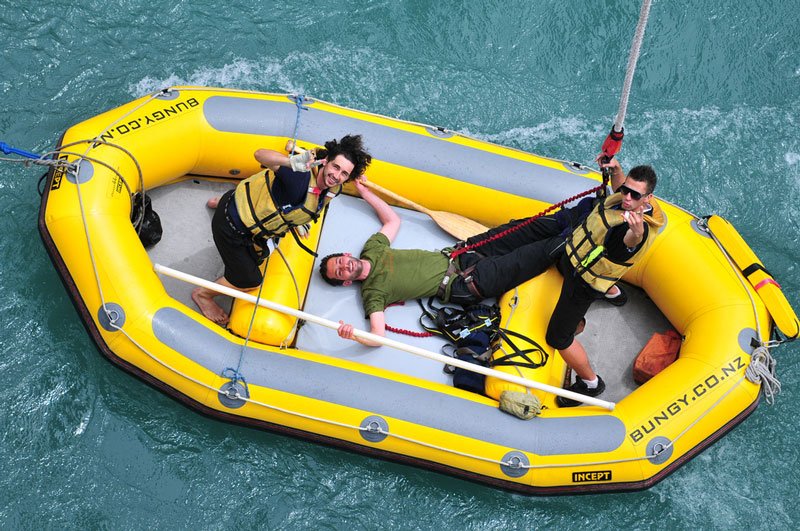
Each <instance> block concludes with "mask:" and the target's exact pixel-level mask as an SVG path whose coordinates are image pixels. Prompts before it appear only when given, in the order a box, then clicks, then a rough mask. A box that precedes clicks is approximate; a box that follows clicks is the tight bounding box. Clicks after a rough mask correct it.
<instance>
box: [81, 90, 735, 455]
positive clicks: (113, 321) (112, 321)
mask: <svg viewBox="0 0 800 531" xmlns="http://www.w3.org/2000/svg"><path fill="white" fill-rule="evenodd" d="M167 90H169V89H165V90H164V91H160V92H158V93H156V94H154V95H152V96H151V98H150V99H148V100H147V101H145V102H143V103H142V104H141V105H140V106H137V107H136V108H135V109H133V110H132V111H131V112H134V111H135V110H138V108H139V107H141V106H143V105H144V104H146V103H148V102H149V101H150V100H152V99H153V98H155V97H157V96H158V95H160V94H162V93H164V92H165V91H167ZM128 114H130V113H128ZM126 116H127V115H126ZM123 118H124V117H123ZM121 119H122V118H121ZM114 123H117V122H114ZM113 125H114V124H112V125H111V126H109V128H110V127H113ZM87 153H88V151H87ZM75 167H77V166H75ZM76 177H77V175H76ZM76 183H77V186H76V189H77V191H78V199H79V206H80V210H81V217H82V220H83V226H84V231H85V235H86V241H87V246H88V249H89V257H90V260H91V263H92V270H93V272H94V276H95V281H96V284H97V289H98V294H99V296H100V300H101V303H102V307H103V310H104V312H105V313H106V315H107V316H108V319H109V323H108V324H109V325H110V326H111V327H112V328H114V329H116V330H117V331H119V332H121V333H122V334H123V335H124V336H125V337H126V338H127V339H128V340H129V341H130V342H131V343H133V344H134V345H135V346H136V347H137V348H139V350H141V351H142V352H143V353H144V354H145V355H146V356H148V357H149V358H150V359H152V360H153V361H154V362H156V363H158V364H159V365H161V366H162V367H164V368H166V369H167V370H169V371H171V372H173V373H174V374H177V375H179V376H181V377H182V378H184V379H186V380H188V381H190V382H192V383H195V384H197V385H199V386H201V387H203V388H205V389H208V390H209V391H212V392H215V393H218V392H219V389H218V388H216V387H214V386H211V385H209V384H208V383H206V382H204V381H201V380H198V379H196V378H194V377H192V376H189V375H188V374H186V373H184V372H182V371H181V370H179V369H177V368H176V367H173V366H171V365H169V364H168V363H166V362H165V361H163V360H161V359H160V358H158V357H157V356H155V355H154V354H153V353H151V352H150V351H149V350H148V349H147V348H146V347H145V346H144V345H142V344H140V343H139V342H138V341H136V339H135V338H133V337H132V336H131V335H130V334H129V333H128V332H127V331H126V330H125V329H123V328H122V327H121V326H119V325H117V320H118V318H117V317H116V316H114V315H112V314H113V312H112V311H111V310H109V309H108V308H107V307H106V301H105V296H104V294H103V290H102V287H101V284H100V278H99V276H98V271H97V264H96V261H95V258H94V251H93V248H92V245H91V238H90V236H89V231H88V225H87V223H86V213H85V209H84V206H83V201H82V198H81V193H80V181H79V180H78V179H77V178H76ZM588 193H591V190H590V191H589V192H586V193H584V194H583V195H588ZM156 268H157V271H160V272H164V270H163V268H160V266H156ZM242 295H244V293H242ZM454 361H457V360H454ZM469 365H471V366H472V367H474V364H469ZM472 367H464V368H466V369H470V368H472ZM473 370H474V369H473ZM740 381H741V380H740ZM231 390H235V392H233V393H231ZM560 391H561V390H560ZM729 392H730V390H729V391H727V392H726V395H727V393H729ZM724 396H725V395H723V397H721V398H720V400H721V399H722V398H724ZM228 397H229V398H232V399H236V400H241V401H244V402H247V403H252V404H255V405H259V406H262V407H264V408H267V409H271V410H273V411H278V412H281V413H285V414H288V415H292V416H295V417H299V418H304V419H308V420H312V421H317V422H320V423H323V424H328V425H333V426H339V427H343V428H349V429H354V430H356V431H367V432H372V431H374V429H373V428H371V427H369V426H367V427H362V426H355V425H351V424H346V423H342V422H336V421H333V420H330V419H325V418H320V417H315V416H313V415H307V414H304V413H300V412H297V411H291V410H287V409H284V408H280V407H277V406H274V405H271V404H267V403H264V402H261V401H258V400H254V399H252V398H249V397H248V396H243V395H241V394H240V393H239V391H238V390H237V389H235V387H233V386H232V387H231V388H229V390H228ZM583 398H585V397H583ZM717 403H719V401H718V402H717ZM716 405H717V404H716V403H715V404H714V405H713V406H712V408H711V409H713V407H715V406H716ZM711 409H709V411H708V412H710V410H711ZM708 412H706V413H705V414H708ZM705 414H704V415H705ZM701 418H702V417H701ZM699 420H700V419H697V420H696V421H695V423H696V422H697V421H699ZM693 425H694V423H692V424H691V425H690V426H689V427H687V429H686V430H684V432H682V433H681V434H679V435H678V437H676V438H675V439H674V440H673V441H672V442H671V443H670V444H674V442H675V441H677V440H678V438H680V437H681V436H682V435H683V434H684V433H686V431H688V429H689V428H691V427H692V426H693ZM378 432H379V433H381V434H382V435H386V436H391V437H394V438H396V439H399V440H404V441H407V442H410V443H412V444H416V445H419V446H423V447H427V448H431V449H435V450H438V451H442V452H445V453H450V454H454V455H460V456H463V457H467V458H470V459H474V460H476V461H483V462H488V463H492V464H497V465H500V466H506V467H511V468H526V469H547V468H563V467H575V466H592V465H596V464H611V463H615V462H626V461H642V460H648V459H652V458H653V457H656V456H657V455H658V453H660V452H656V453H655V454H654V455H644V456H641V457H634V458H630V459H622V460H615V461H603V462H587V463H577V464H576V463H561V464H559V463H555V464H543V465H524V464H520V463H519V462H516V461H513V460H508V461H502V460H498V459H490V458H486V457H483V456H478V455H474V454H468V453H465V452H458V451H456V450H453V449H450V448H444V447H441V446H438V445H434V444H430V443H426V442H424V441H419V440H415V439H413V438H411V437H405V436H402V435H399V434H395V433H390V432H388V431H386V430H383V429H381V428H378ZM668 446H669V445H667V447H668ZM667 447H664V448H663V449H662V451H663V450H664V449H666V448H667Z"/></svg>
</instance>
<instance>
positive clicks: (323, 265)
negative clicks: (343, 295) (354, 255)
mask: <svg viewBox="0 0 800 531" xmlns="http://www.w3.org/2000/svg"><path fill="white" fill-rule="evenodd" d="M343 255H344V253H334V254H329V255H328V256H326V257H325V258H323V259H322V260H320V262H319V274H320V275H322V278H323V279H325V282H327V283H328V284H330V285H331V286H341V285H343V284H344V280H338V279H335V278H331V277H329V276H328V260H330V259H331V258H336V257H337V256H343Z"/></svg>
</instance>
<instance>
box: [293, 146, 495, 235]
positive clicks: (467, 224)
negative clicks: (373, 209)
mask: <svg viewBox="0 0 800 531" xmlns="http://www.w3.org/2000/svg"><path fill="white" fill-rule="evenodd" d="M302 149H303V148H301V147H299V146H297V147H295V145H294V142H293V141H292V140H288V141H287V142H286V151H287V152H289V153H291V152H293V151H294V152H301V150H302ZM365 184H366V186H367V187H368V188H371V189H372V190H374V191H376V192H378V193H379V194H381V195H384V196H386V197H389V198H391V199H393V200H395V201H397V202H398V203H399V204H400V205H401V206H403V207H406V208H410V209H411V210H416V211H417V212H422V213H423V214H425V215H427V216H430V218H431V219H432V220H433V221H434V222H435V223H436V224H437V225H439V227H441V229H442V230H444V231H445V232H446V233H448V234H450V235H451V236H453V237H455V238H456V239H459V240H466V239H467V238H469V237H471V236H475V235H477V234H481V233H483V232H486V231H487V230H489V228H488V227H485V226H483V225H481V224H480V223H478V222H477V221H473V220H471V219H469V218H465V217H464V216H460V215H458V214H455V213H453V212H444V211H441V210H431V209H429V208H425V207H424V206H422V205H418V204H417V203H415V202H413V201H411V200H410V199H407V198H405V197H403V196H402V195H399V194H396V193H395V192H392V191H391V190H387V189H386V188H384V187H382V186H380V185H378V184H375V183H373V182H372V181H366V182H365Z"/></svg>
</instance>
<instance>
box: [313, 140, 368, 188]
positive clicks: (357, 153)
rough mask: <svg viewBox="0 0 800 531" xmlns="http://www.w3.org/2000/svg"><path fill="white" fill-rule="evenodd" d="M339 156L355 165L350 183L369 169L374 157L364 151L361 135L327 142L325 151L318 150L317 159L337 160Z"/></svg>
mask: <svg viewBox="0 0 800 531" xmlns="http://www.w3.org/2000/svg"><path fill="white" fill-rule="evenodd" d="M338 155H343V156H344V158H346V159H347V160H349V161H350V162H352V163H353V171H352V172H351V173H350V178H349V179H347V180H348V181H350V180H352V179H355V178H356V177H358V176H359V175H361V174H362V173H364V170H366V169H367V166H369V164H370V162H372V155H370V154H369V153H368V152H367V150H366V149H364V142H363V141H362V140H361V135H346V136H343V137H342V138H341V139H340V140H336V139H334V140H329V141H327V142H325V149H319V150H317V154H316V158H317V159H322V158H327V159H328V160H333V159H335V158H336V157H337V156H338Z"/></svg>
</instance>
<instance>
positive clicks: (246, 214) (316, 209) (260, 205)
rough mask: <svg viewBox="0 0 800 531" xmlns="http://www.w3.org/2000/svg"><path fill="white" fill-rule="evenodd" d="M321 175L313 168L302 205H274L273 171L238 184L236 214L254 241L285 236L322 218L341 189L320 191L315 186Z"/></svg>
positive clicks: (257, 174) (258, 174) (256, 175)
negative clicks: (296, 228)
mask: <svg viewBox="0 0 800 531" xmlns="http://www.w3.org/2000/svg"><path fill="white" fill-rule="evenodd" d="M318 171H319V170H318V169H317V168H314V169H313V170H312V171H311V172H309V178H308V193H306V199H305V202H303V204H301V205H276V204H275V198H274V196H273V195H272V185H273V183H274V182H275V178H276V177H275V172H273V171H272V170H269V169H267V170H264V171H261V172H258V173H256V174H255V175H252V176H250V177H248V178H247V179H245V180H243V181H242V182H240V183H239V185H238V186H237V187H236V192H235V194H236V195H235V200H236V210H237V211H238V213H239V218H240V219H241V220H242V223H243V224H244V226H245V227H247V229H248V230H249V231H250V232H252V233H253V237H254V238H255V239H268V238H273V237H275V236H282V235H283V234H286V232H287V231H289V230H290V229H291V228H292V227H298V226H300V225H304V224H306V223H311V222H314V221H316V220H317V219H318V218H319V216H320V214H321V213H322V209H323V208H324V207H325V205H327V204H328V203H329V202H330V201H331V199H333V198H334V197H336V196H337V195H339V193H340V192H341V191H342V186H341V185H339V186H337V187H336V188H332V189H327V190H321V191H320V190H319V189H318V188H317V186H316V178H317V172H318ZM320 197H322V200H320Z"/></svg>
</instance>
